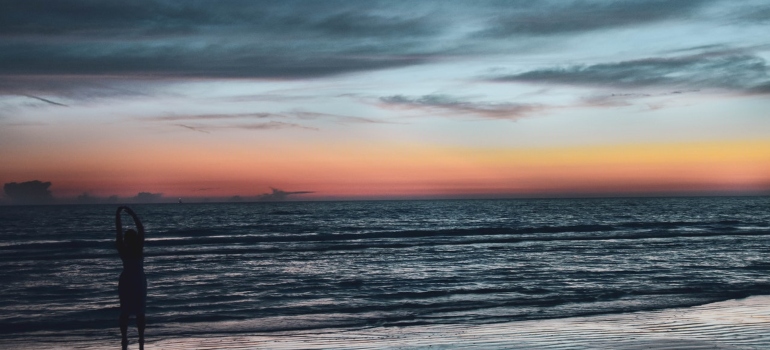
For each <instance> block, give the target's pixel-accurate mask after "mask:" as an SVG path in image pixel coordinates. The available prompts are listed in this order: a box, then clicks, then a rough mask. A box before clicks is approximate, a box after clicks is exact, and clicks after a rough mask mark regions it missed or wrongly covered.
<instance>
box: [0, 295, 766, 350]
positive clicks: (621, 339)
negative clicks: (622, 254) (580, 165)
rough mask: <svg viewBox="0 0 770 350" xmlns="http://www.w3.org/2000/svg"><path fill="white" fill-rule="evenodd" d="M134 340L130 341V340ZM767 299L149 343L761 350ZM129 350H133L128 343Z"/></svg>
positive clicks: (82, 344)
mask: <svg viewBox="0 0 770 350" xmlns="http://www.w3.org/2000/svg"><path fill="white" fill-rule="evenodd" d="M134 339H136V338H134ZM118 344H119V339H118V338H117V337H116V338H115V339H114V342H113V343H109V342H105V341H104V340H100V341H98V342H93V341H83V340H79V341H75V340H74V339H73V342H67V343H65V344H63V343H61V342H56V343H46V342H40V341H37V340H32V339H29V340H25V341H14V342H10V343H6V344H5V345H4V348H6V349H40V350H42V349H61V348H63V347H64V348H66V347H67V346H70V345H71V347H70V348H72V349H87V350H91V349H104V348H110V347H115V348H117V347H118V346H119V345H118ZM768 348H770V296H754V297H749V298H746V299H739V300H729V301H724V302H718V303H712V304H706V305H701V306H696V307H691V308H676V309H667V310H660V311H646V312H634V313H627V314H614V315H599V316H590V317H574V318H566V319H554V320H537V321H521V322H508V323H497V324H485V325H443V326H436V325H433V326H411V327H375V328H367V329H355V330H348V331H335V332H319V331H314V332H282V333H270V334H240V335H229V336H214V337H191V338H170V339H153V338H152V331H151V330H148V340H147V344H146V346H145V349H147V350H153V349H171V350H174V349H180V350H181V349H212V350H213V349H233V350H235V349H241V350H245V349H627V350H632V349H633V350H636V349H689V350H695V349H768ZM129 349H138V344H136V343H135V342H132V344H131V345H130V346H129Z"/></svg>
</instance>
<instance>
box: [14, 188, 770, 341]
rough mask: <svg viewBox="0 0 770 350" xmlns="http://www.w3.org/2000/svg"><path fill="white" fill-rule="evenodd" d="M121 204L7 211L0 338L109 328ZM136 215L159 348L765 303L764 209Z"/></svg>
mask: <svg viewBox="0 0 770 350" xmlns="http://www.w3.org/2000/svg"><path fill="white" fill-rule="evenodd" d="M115 208H116V207H115V206H110V205H94V206H43V207H0V280H1V281H3V283H1V284H0V296H1V297H0V339H2V338H15V337H29V336H31V335H34V336H46V335H51V336H55V335H57V334H60V333H61V332H66V333H67V334H70V335H72V334H75V335H77V334H82V335H84V336H85V335H88V336H93V335H102V336H112V335H114V334H115V333H117V315H118V309H117V306H118V299H117V282H118V275H119V274H120V269H121V262H120V259H119V257H118V255H117V252H116V251H115V249H114V243H113V242H114V231H113V230H114V221H113V218H114V212H115ZM133 208H134V210H135V211H136V212H137V213H138V214H139V216H140V217H141V218H142V219H143V221H144V223H145V226H146V229H147V231H148V233H147V243H146V247H145V255H146V257H145V269H146V272H147V277H148V282H149V292H148V309H147V312H148V323H149V325H148V334H151V335H154V336H179V335H185V334H191V333H195V334H200V333H201V332H206V333H212V334H216V333H222V332H265V331H275V330H297V329H320V328H338V327H341V328H350V327H369V326H389V325H413V324H425V325H430V324H460V323H463V324H468V323H492V322H503V321H517V320H527V319H545V318H563V317H569V316H577V315H590V314H607V313H619V312H626V311H637V310H647V309H661V308H670V307H679V306H688V305H696V304H703V303H707V302H711V301H718V300H726V299H731V298H736V297H743V296H749V295H762V294H770V274H769V273H770V256H769V254H770V210H768V208H770V198H767V197H744V198H666V199H657V198H644V199H575V200H566V199H564V200H555V199H548V200H546V199H543V200H463V201H383V202H285V203H238V204H162V205H161V204H157V205H136V206H134V207H133ZM124 222H129V218H128V217H126V218H125V219H124Z"/></svg>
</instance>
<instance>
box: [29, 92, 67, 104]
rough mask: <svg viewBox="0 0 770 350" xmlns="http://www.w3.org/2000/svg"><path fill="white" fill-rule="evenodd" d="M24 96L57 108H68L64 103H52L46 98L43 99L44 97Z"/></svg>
mask: <svg viewBox="0 0 770 350" xmlns="http://www.w3.org/2000/svg"><path fill="white" fill-rule="evenodd" d="M24 96H26V97H29V98H33V99H35V100H38V101H43V102H45V103H48V104H52V105H55V106H62V107H67V105H65V104H63V103H59V102H54V101H51V100H49V99H45V98H42V97H39V96H34V95H24Z"/></svg>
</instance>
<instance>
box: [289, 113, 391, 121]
mask: <svg viewBox="0 0 770 350" xmlns="http://www.w3.org/2000/svg"><path fill="white" fill-rule="evenodd" d="M287 114H288V115H291V116H293V117H295V118H298V119H306V120H307V119H310V120H312V119H331V120H334V121H336V122H338V123H342V124H348V123H360V124H392V122H389V121H384V120H380V119H374V118H366V117H355V116H348V115H337V114H329V113H318V112H305V111H291V112H288V113H287Z"/></svg>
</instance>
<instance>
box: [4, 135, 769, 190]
mask: <svg viewBox="0 0 770 350" xmlns="http://www.w3.org/2000/svg"><path fill="white" fill-rule="evenodd" d="M109 154H114V150H108V149H93V150H92V151H91V152H90V153H89V154H86V155H84V156H83V157H82V158H77V159H75V160H72V161H68V162H56V161H50V160H49V161H41V160H40V159H37V158H35V157H31V158H28V159H27V163H26V164H27V165H26V171H25V170H21V171H17V173H16V174H17V175H18V176H19V177H23V176H32V175H33V174H36V175H35V176H36V177H35V178H39V179H40V180H44V181H51V182H53V184H54V186H52V190H53V191H54V193H55V194H56V195H57V196H62V197H67V196H76V195H78V194H80V193H82V192H84V191H87V192H89V193H91V194H93V195H99V196H108V195H112V194H117V195H120V196H131V195H135V194H136V193H137V192H140V191H148V192H161V193H164V194H165V195H166V196H169V197H177V196H180V197H218V196H219V197H223V196H232V195H242V196H253V195H258V194H260V193H264V192H267V191H269V186H273V187H277V188H281V189H284V190H287V191H296V190H307V191H315V192H316V193H315V194H312V195H307V196H306V197H308V198H325V197H394V196H396V197H398V196H401V197H410V196H411V197H415V196H430V195H441V196H452V195H462V196H467V195H471V196H472V195H474V194H477V195H485V194H498V195H500V194H502V195H505V194H510V195H529V194H533V195H537V194H559V193H565V194H574V193H578V194H579V193H583V194H602V193H606V194H612V193H645V192H653V193H669V192H670V193H676V192H698V191H703V192H708V191H766V190H768V189H770V141H765V140H754V141H714V142H696V143H671V144H650V145H603V146H583V147H553V148H536V149H502V148H498V149H491V148H459V147H456V146H453V147H441V146H436V145H426V144H414V143H403V144H393V145H383V144H368V145H351V144H345V143H336V144H320V145H316V146H314V147H313V148H312V149H308V148H307V147H303V146H301V145H294V146H285V145H284V146H275V148H274V149H263V148H257V147H255V148H249V147H242V146H239V147H236V146H234V145H233V146H231V147H228V146H223V145H221V144H220V145H218V146H216V147H213V146H206V145H199V146H195V147H193V146H191V145H179V146H174V147H169V146H168V145H166V146H164V147H162V148H160V147H157V146H153V145H150V144H148V145H146V146H143V147H141V146H140V147H137V148H136V149H134V150H133V151H132V152H125V153H122V154H121V155H120V156H118V157H114V156H109ZM41 174H42V175H41Z"/></svg>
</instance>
